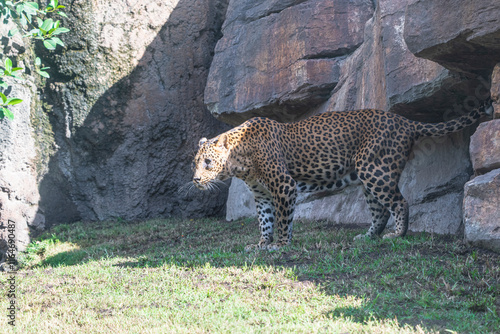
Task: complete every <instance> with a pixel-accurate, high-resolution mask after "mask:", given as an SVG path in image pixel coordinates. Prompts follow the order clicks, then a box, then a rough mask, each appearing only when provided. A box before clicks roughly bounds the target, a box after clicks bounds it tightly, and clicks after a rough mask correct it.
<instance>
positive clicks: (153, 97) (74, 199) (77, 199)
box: [40, 0, 227, 225]
mask: <svg viewBox="0 0 500 334" xmlns="http://www.w3.org/2000/svg"><path fill="white" fill-rule="evenodd" d="M226 5H227V4H225V3H224V1H223V2H220V1H212V0H184V1H177V0H172V1H164V0H154V1H146V2H144V1H128V0H127V1H126V0H113V1H105V2H103V1H98V2H93V1H75V2H73V3H72V4H71V5H70V6H69V8H68V13H70V14H71V16H70V18H69V20H67V21H66V25H67V26H68V27H69V28H70V29H71V32H70V34H69V35H68V36H67V38H66V39H65V43H66V49H65V50H64V52H63V53H61V54H59V55H58V56H57V57H56V58H55V60H54V63H55V64H56V66H55V67H57V68H58V69H59V74H58V75H57V76H55V78H54V81H53V82H52V83H51V88H52V89H51V90H50V92H49V94H48V96H47V102H48V103H49V104H51V105H52V110H51V115H52V122H53V123H54V131H55V137H56V143H57V145H58V147H59V149H58V151H57V153H56V154H54V155H53V156H52V158H51V160H50V162H49V166H50V168H49V171H48V173H47V174H45V175H44V177H43V180H42V181H41V184H40V193H41V200H40V206H41V207H42V208H43V210H44V211H45V214H46V218H47V225H52V224H55V223H60V222H67V221H74V220H77V219H82V220H103V219H111V218H117V217H119V218H122V219H126V220H130V219H145V218H149V217H159V216H163V217H169V216H182V217H188V216H189V217H196V216H210V215H218V214H221V213H222V212H223V210H224V202H225V199H226V196H225V194H224V192H222V194H221V195H220V196H213V195H211V194H208V193H201V192H196V191H194V190H192V189H190V188H189V187H187V188H183V186H184V185H186V184H188V183H189V181H190V178H191V176H192V173H191V170H190V164H191V159H192V156H193V154H194V152H195V151H196V149H197V143H198V140H199V138H200V137H203V136H207V137H211V136H214V135H215V134H216V133H218V132H221V131H224V130H225V129H226V127H225V126H224V125H223V124H222V123H219V122H217V121H216V120H215V119H214V118H213V117H211V115H210V113H209V112H208V111H207V110H206V108H205V106H204V104H203V91H204V88H205V83H206V78H207V75H208V69H209V66H210V62H211V60H212V53H213V49H214V47H215V43H216V41H217V39H218V38H219V37H220V35H219V34H220V27H221V25H222V21H223V18H224V14H225V10H226ZM179 189H181V192H180V193H179V192H178V190H179Z"/></svg>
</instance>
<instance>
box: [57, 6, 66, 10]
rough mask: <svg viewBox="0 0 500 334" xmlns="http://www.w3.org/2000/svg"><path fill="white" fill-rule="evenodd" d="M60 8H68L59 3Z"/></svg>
mask: <svg viewBox="0 0 500 334" xmlns="http://www.w3.org/2000/svg"><path fill="white" fill-rule="evenodd" d="M59 8H66V6H63V5H59V6H57V9H59Z"/></svg>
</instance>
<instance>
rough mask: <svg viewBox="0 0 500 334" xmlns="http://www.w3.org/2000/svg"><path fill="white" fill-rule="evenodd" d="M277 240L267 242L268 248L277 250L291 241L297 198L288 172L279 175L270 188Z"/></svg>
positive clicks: (292, 180) (295, 187)
mask: <svg viewBox="0 0 500 334" xmlns="http://www.w3.org/2000/svg"><path fill="white" fill-rule="evenodd" d="M272 192H273V202H274V211H275V212H276V215H275V216H276V228H277V230H278V241H277V242H276V243H272V244H269V245H268V246H267V249H268V250H277V249H280V248H281V247H284V246H287V245H289V244H290V243H291V242H292V230H293V214H294V212H295V202H296V200H297V183H296V182H295V180H294V179H293V178H292V177H291V176H290V175H289V174H288V173H286V174H284V175H281V176H279V183H278V185H277V186H276V187H274V188H273V189H272Z"/></svg>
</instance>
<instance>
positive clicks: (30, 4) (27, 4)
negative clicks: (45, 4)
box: [25, 2, 39, 11]
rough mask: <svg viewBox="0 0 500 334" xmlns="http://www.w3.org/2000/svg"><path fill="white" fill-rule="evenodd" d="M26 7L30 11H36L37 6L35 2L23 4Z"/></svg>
mask: <svg viewBox="0 0 500 334" xmlns="http://www.w3.org/2000/svg"><path fill="white" fill-rule="evenodd" d="M25 4H26V6H28V7H30V8H31V9H34V10H35V11H37V10H38V8H39V7H38V4H37V3H36V2H25Z"/></svg>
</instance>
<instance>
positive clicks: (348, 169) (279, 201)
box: [193, 108, 484, 249]
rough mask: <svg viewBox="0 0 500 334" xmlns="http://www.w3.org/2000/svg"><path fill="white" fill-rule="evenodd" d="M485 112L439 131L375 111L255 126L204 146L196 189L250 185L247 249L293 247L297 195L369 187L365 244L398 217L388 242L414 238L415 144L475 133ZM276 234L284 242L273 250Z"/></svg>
mask: <svg viewBox="0 0 500 334" xmlns="http://www.w3.org/2000/svg"><path fill="white" fill-rule="evenodd" d="M483 109H484V108H482V109H481V108H480V110H475V111H473V112H471V113H470V114H469V115H466V116H462V117H460V118H458V119H455V120H451V121H448V122H442V123H437V124H427V123H421V122H416V121H412V120H408V119H406V118H404V117H402V116H400V115H396V114H393V113H389V112H386V111H381V110H371V109H366V110H357V111H347V112H328V113H323V114H319V115H316V116H313V117H310V118H307V119H305V120H302V121H299V122H295V123H279V122H276V121H274V120H271V119H268V118H263V117H257V118H252V119H250V120H248V121H246V122H245V123H243V124H241V125H240V126H237V127H235V128H233V129H231V130H229V131H227V132H225V133H223V134H221V135H219V136H217V137H215V138H213V139H210V140H207V139H205V138H203V139H202V140H201V141H200V147H199V150H198V153H197V155H196V157H195V159H194V177H193V183H194V184H195V186H196V187H198V188H200V189H208V188H209V187H210V185H211V184H212V183H213V182H216V181H220V180H225V179H227V178H229V177H233V176H235V177H238V178H240V179H242V180H243V181H245V183H246V184H247V185H248V187H249V188H250V189H251V191H252V192H253V195H254V197H255V202H256V204H257V211H258V217H259V218H258V219H259V225H260V241H259V243H258V244H257V245H251V246H248V247H247V249H250V248H261V249H264V248H266V249H277V248H280V247H282V246H285V245H288V244H290V242H291V240H292V226H293V224H292V222H293V213H294V210H295V201H296V198H297V192H299V191H301V192H317V191H329V192H334V191H336V190H338V191H340V190H341V189H343V188H345V187H347V186H349V185H354V184H362V185H363V187H364V195H365V197H366V201H367V203H368V207H369V209H370V212H371V215H372V225H371V227H370V228H369V230H368V232H367V233H366V234H365V235H362V236H367V237H372V238H373V237H376V236H379V235H380V234H381V233H382V231H383V230H384V228H385V226H386V224H387V221H388V219H389V217H390V216H391V215H392V216H393V217H394V220H395V231H394V233H389V234H386V235H385V236H384V237H385V238H394V237H402V236H404V235H405V234H406V232H407V230H408V204H407V202H406V200H405V199H404V198H403V196H402V195H401V192H400V191H399V188H398V182H399V179H400V176H401V172H402V171H403V168H404V166H405V164H406V161H407V160H408V157H409V155H410V151H411V148H412V146H413V144H414V143H415V141H416V140H417V139H418V138H420V137H423V136H442V135H445V134H447V133H451V132H455V131H458V130H460V129H462V128H464V127H466V126H468V125H471V124H473V123H475V122H476V121H477V119H478V118H479V117H480V116H481V114H482V113H483V112H484V110H483ZM275 228H276V229H277V232H278V240H277V241H276V242H275V243H272V242H273V232H274V229H275ZM358 237H360V236H358Z"/></svg>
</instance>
